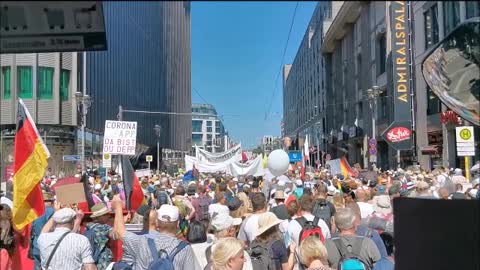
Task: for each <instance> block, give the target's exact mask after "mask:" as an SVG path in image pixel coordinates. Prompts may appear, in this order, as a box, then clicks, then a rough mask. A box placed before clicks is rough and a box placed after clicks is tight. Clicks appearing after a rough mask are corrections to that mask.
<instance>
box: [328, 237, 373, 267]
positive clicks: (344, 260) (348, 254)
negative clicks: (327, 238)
mask: <svg viewBox="0 0 480 270" xmlns="http://www.w3.org/2000/svg"><path fill="white" fill-rule="evenodd" d="M355 239H356V241H355V242H354V243H353V245H350V244H349V245H348V246H346V245H345V244H344V243H343V241H342V240H341V239H340V238H334V239H332V240H333V243H334V244H335V246H336V247H337V250H338V252H339V253H340V261H339V262H338V270H370V269H371V268H370V267H369V266H368V264H366V263H365V262H364V261H363V260H362V259H360V251H361V250H362V244H363V239H365V238H364V237H356V238H355Z"/></svg>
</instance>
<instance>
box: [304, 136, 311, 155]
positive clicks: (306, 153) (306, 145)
mask: <svg viewBox="0 0 480 270" xmlns="http://www.w3.org/2000/svg"><path fill="white" fill-rule="evenodd" d="M303 148H304V149H305V150H304V153H305V160H309V158H310V148H309V147H308V134H307V135H306V136H305V143H304V144H303Z"/></svg>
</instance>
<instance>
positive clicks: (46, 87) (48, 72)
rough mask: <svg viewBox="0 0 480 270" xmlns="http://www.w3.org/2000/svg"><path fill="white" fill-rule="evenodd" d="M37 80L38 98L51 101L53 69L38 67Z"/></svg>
mask: <svg viewBox="0 0 480 270" xmlns="http://www.w3.org/2000/svg"><path fill="white" fill-rule="evenodd" d="M37 79H38V98H39V99H52V98H53V68H50V67H39V68H38V78H37Z"/></svg>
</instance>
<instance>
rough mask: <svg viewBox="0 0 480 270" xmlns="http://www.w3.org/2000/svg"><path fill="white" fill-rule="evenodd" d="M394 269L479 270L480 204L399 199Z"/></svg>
mask: <svg viewBox="0 0 480 270" xmlns="http://www.w3.org/2000/svg"><path fill="white" fill-rule="evenodd" d="M393 209H394V217H395V220H394V231H395V235H394V243H395V270H417V269H418V270H443V269H445V270H452V269H458V270H479V269H480V237H479V230H480V224H479V219H480V201H478V200H434V199H413V198H396V199H394V201H393Z"/></svg>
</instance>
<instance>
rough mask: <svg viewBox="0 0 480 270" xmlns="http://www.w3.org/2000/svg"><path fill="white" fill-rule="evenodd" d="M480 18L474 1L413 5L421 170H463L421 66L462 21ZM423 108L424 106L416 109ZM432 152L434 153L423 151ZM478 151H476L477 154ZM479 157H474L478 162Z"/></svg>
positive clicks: (479, 137) (479, 132)
mask: <svg viewBox="0 0 480 270" xmlns="http://www.w3.org/2000/svg"><path fill="white" fill-rule="evenodd" d="M475 16H480V7H479V3H478V2H476V1H415V2H413V17H414V25H415V29H414V32H415V44H414V48H415V71H416V72H415V73H416V76H415V77H416V81H415V82H416V84H415V92H416V93H415V98H416V103H417V111H416V119H417V125H416V128H417V133H416V135H417V137H416V139H417V144H418V148H417V150H418V157H419V163H420V165H422V166H423V167H424V168H435V167H437V166H445V167H448V168H453V167H455V168H458V167H462V168H463V167H464V159H463V158H459V157H457V156H456V149H455V125H453V124H443V123H442V122H441V114H442V112H443V113H445V112H447V111H448V108H447V107H446V106H445V105H443V104H442V102H441V101H440V99H439V98H438V97H437V96H436V95H435V94H434V93H433V92H432V90H431V89H430V88H429V87H428V86H427V84H426V82H425V80H424V79H423V75H422V62H423V60H424V59H425V57H426V55H427V53H428V52H429V51H430V50H431V49H432V48H433V47H434V46H435V44H437V43H438V42H439V41H440V40H442V39H443V38H444V37H445V36H447V35H448V34H449V33H450V32H451V31H452V30H453V29H454V28H455V27H456V26H457V25H459V24H460V23H462V22H463V21H465V20H467V19H469V18H472V17H475ZM421 104H424V106H419V105H421ZM475 141H476V142H477V149H478V147H479V146H478V142H479V141H480V127H476V128H475ZM425 149H434V150H435V151H430V152H429V151H424V150H425ZM477 151H478V150H477ZM479 159H480V157H479V156H478V152H477V156H476V157H474V160H473V162H471V164H474V161H475V160H479Z"/></svg>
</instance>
